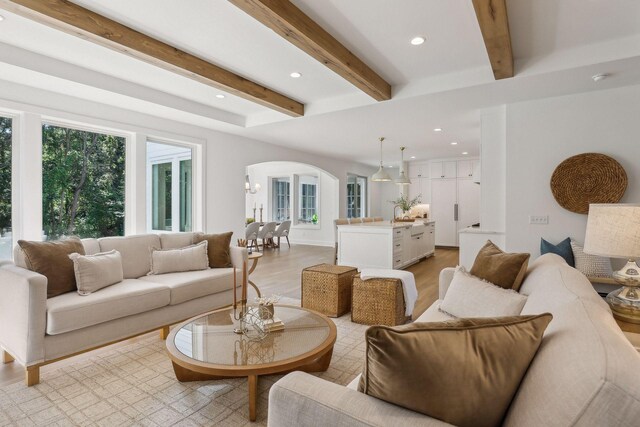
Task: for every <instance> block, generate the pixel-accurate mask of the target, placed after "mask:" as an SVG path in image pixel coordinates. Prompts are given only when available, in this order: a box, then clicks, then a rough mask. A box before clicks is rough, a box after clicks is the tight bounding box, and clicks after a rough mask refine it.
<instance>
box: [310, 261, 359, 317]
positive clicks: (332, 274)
mask: <svg viewBox="0 0 640 427" xmlns="http://www.w3.org/2000/svg"><path fill="white" fill-rule="evenodd" d="M357 273H358V270H357V269H356V268H355V267H347V266H343V265H332V264H318V265H314V266H311V267H307V268H305V269H304V270H302V306H303V307H305V308H309V309H311V310H316V311H319V312H320V313H322V314H324V315H326V316H329V317H340V316H342V315H343V314H345V313H348V312H349V310H351V283H352V282H353V276H355V275H356V274H357Z"/></svg>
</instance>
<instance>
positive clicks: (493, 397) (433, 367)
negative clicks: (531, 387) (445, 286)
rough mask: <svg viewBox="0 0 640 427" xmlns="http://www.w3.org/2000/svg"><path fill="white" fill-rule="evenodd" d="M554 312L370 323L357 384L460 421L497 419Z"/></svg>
mask: <svg viewBox="0 0 640 427" xmlns="http://www.w3.org/2000/svg"><path fill="white" fill-rule="evenodd" d="M551 319H552V315H551V314H549V313H545V314H540V315H532V316H513V317H500V318H484V319H459V320H454V321H450V322H438V323H413V324H410V325H404V326H397V327H388V326H372V327H370V328H369V329H368V330H367V332H366V336H365V339H366V350H365V367H364V371H363V373H362V377H361V378H360V384H359V386H358V390H360V391H361V392H363V393H366V394H368V395H370V396H373V397H376V398H378V399H381V400H385V401H387V402H390V403H393V404H395V405H398V406H402V407H404V408H408V409H411V410H412V411H416V412H420V413H422V414H425V415H428V416H430V417H432V418H437V419H439V420H442V421H444V422H447V423H450V424H453V425H456V426H461V427H467V426H468V427H471V426H473V427H489V426H499V425H501V424H502V421H503V419H504V417H505V414H506V412H507V410H508V409H509V405H510V404H511V401H512V399H513V396H514V395H515V393H516V392H517V390H518V387H519V386H520V382H521V381H522V378H523V377H524V375H525V373H526V372H527V369H528V368H529V365H530V364H531V361H532V360H533V358H534V356H535V354H536V352H537V351H538V348H539V346H540V343H541V342H542V335H543V333H544V331H545V329H546V327H547V325H548V324H549V322H550V321H551Z"/></svg>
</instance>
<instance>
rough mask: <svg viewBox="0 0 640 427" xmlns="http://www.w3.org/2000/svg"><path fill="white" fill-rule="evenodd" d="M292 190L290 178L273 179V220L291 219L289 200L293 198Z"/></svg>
mask: <svg viewBox="0 0 640 427" xmlns="http://www.w3.org/2000/svg"><path fill="white" fill-rule="evenodd" d="M290 190H291V188H290V179H289V178H273V179H272V197H273V202H272V204H271V208H272V212H271V220H272V221H287V220H289V219H291V214H290V208H289V202H290V200H291V193H290Z"/></svg>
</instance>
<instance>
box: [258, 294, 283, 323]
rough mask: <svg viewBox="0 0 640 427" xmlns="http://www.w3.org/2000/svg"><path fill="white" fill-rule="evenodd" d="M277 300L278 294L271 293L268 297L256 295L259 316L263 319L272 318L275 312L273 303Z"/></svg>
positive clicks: (278, 298) (278, 299)
mask: <svg viewBox="0 0 640 427" xmlns="http://www.w3.org/2000/svg"><path fill="white" fill-rule="evenodd" d="M278 301H280V296H278V295H271V296H270V297H256V302H257V303H258V313H260V318H262V319H264V320H269V319H273V315H274V313H275V310H274V307H273V305H274V304H275V303H277V302H278Z"/></svg>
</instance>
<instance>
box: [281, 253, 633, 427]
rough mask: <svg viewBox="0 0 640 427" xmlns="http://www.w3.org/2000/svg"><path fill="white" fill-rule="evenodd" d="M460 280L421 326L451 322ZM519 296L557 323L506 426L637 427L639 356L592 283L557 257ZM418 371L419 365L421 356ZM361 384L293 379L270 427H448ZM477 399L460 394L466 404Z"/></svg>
mask: <svg viewBox="0 0 640 427" xmlns="http://www.w3.org/2000/svg"><path fill="white" fill-rule="evenodd" d="M453 272H454V270H453V269H445V270H443V271H442V272H441V274H440V299H439V300H438V301H436V302H435V303H434V304H433V305H432V306H431V307H430V308H429V309H428V310H427V311H426V312H425V313H424V314H423V315H422V316H420V317H419V318H418V319H417V321H418V322H438V321H446V320H449V319H451V317H450V316H448V315H447V314H445V313H443V312H441V311H439V310H438V308H439V306H440V303H441V301H442V299H443V298H444V295H445V294H446V292H447V289H448V287H449V284H450V282H451V280H452V278H453ZM520 293H521V294H524V295H527V296H528V298H527V302H526V304H525V306H524V308H523V309H522V314H523V315H525V314H540V313H545V312H549V313H551V314H553V320H552V321H551V323H550V324H549V326H548V327H547V329H546V331H545V334H544V338H543V341H542V345H541V346H540V348H539V350H538V353H537V354H536V356H535V358H534V359H533V362H532V363H531V365H530V367H529V369H528V371H527V373H526V375H525V377H524V379H523V380H522V383H521V384H520V387H519V389H518V391H517V393H516V395H515V397H514V399H513V401H512V402H511V405H510V408H509V410H508V412H507V415H506V417H505V419H504V422H503V425H504V426H507V427H510V426H518V427H539V426H547V427H551V426H594V427H596V426H597V427H600V426H637V425H638V423H639V422H640V369H639V368H640V355H639V354H638V352H637V351H636V350H635V349H634V348H633V346H632V345H631V344H630V342H629V341H628V340H627V339H626V338H625V336H624V335H623V333H622V332H621V330H620V328H619V327H618V326H617V325H616V323H615V321H614V319H613V316H612V315H611V311H610V309H609V306H608V305H607V304H606V303H605V302H604V301H603V300H602V298H600V297H599V296H598V294H597V293H596V292H595V291H594V289H593V287H592V286H591V283H590V282H589V281H588V280H587V278H586V277H585V276H584V275H583V274H582V273H580V272H579V271H578V270H576V269H574V268H571V267H570V266H569V265H567V263H566V262H565V261H564V260H563V259H562V258H561V257H559V256H558V255H554V254H547V255H543V256H542V257H540V258H538V259H537V260H536V261H534V262H533V263H532V265H531V266H530V267H529V270H528V272H527V276H526V278H525V280H524V282H523V284H522V287H521V288H520ZM433 351H438V349H437V348H434V349H433ZM415 363H420V355H419V354H416V362H415ZM358 381H359V377H358V378H356V379H355V380H354V381H353V382H352V383H351V384H349V386H347V387H343V386H340V385H337V384H333V383H330V382H328V381H325V380H322V379H320V378H317V377H314V376H312V375H309V374H306V373H302V372H294V373H291V374H289V375H287V376H285V377H284V378H282V379H281V380H279V381H278V382H276V383H275V384H274V385H273V387H271V391H270V394H269V425H270V426H278V427H288V426H291V427H294V426H295V427H306V426H308V427H312V426H315V425H318V424H317V423H318V422H319V421H318V420H322V421H321V423H322V424H323V425H332V426H402V425H411V426H448V425H449V424H447V423H444V422H442V421H440V420H437V419H434V418H430V417H428V416H426V415H423V414H420V413H417V412H413V411H410V410H408V409H404V408H401V407H399V406H395V405H393V404H390V403H387V402H384V401H382V400H378V399H376V398H374V397H371V396H368V395H366V394H363V393H361V392H359V391H357V385H358ZM472 393H474V390H469V389H461V390H460V398H461V399H464V396H465V395H470V394H472ZM424 398H425V399H428V398H429V397H428V396H424ZM478 416H479V417H481V416H482V415H481V414H478Z"/></svg>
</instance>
